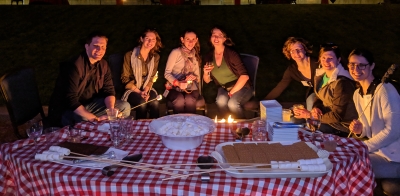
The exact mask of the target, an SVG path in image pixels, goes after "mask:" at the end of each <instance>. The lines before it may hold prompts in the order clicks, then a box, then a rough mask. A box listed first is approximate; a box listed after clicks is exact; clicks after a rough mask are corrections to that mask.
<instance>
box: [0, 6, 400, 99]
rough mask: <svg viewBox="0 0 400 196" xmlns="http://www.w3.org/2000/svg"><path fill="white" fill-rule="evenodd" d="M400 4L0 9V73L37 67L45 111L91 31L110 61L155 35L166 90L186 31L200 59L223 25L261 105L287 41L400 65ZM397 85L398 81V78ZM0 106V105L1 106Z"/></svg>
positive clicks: (299, 95) (297, 91) (287, 95)
mask: <svg viewBox="0 0 400 196" xmlns="http://www.w3.org/2000/svg"><path fill="white" fill-rule="evenodd" d="M399 13H400V5H393V4H391V5H390V4H387V5H386V4H385V5H271V4H270V5H250V6H0V52H1V53H0V74H1V75H3V74H4V73H6V72H8V71H10V70H11V69H14V68H17V67H23V66H32V67H35V71H36V78H37V83H38V86H39V90H40V94H41V99H42V102H43V104H44V105H47V104H48V101H49V98H50V95H51V93H52V91H53V88H54V83H55V79H56V77H57V75H58V64H59V62H61V61H63V60H65V59H67V58H69V57H71V56H74V55H77V54H78V53H79V52H80V51H82V50H83V49H84V39H85V37H86V36H87V35H88V34H89V33H90V32H92V31H94V30H102V31H104V32H105V33H106V34H108V35H109V43H108V48H107V53H106V56H105V58H106V59H107V57H108V55H110V54H113V53H125V52H126V51H128V50H130V49H132V48H133V47H134V46H136V45H137V39H138V37H139V35H140V33H141V32H142V31H143V30H144V29H145V28H146V27H152V28H156V29H157V31H158V32H159V34H160V35H161V38H162V42H163V45H164V48H162V51H161V53H160V55H161V60H160V64H159V76H160V77H159V80H158V81H157V82H156V83H155V85H154V87H155V88H156V90H157V91H158V92H159V93H162V92H163V91H164V83H165V79H164V78H163V74H164V69H165V63H166V61H167V58H168V55H169V53H170V51H171V50H172V49H173V48H175V47H177V46H179V36H180V34H181V32H182V31H183V30H184V29H186V28H192V29H194V30H195V31H196V32H197V33H198V36H199V40H200V43H201V53H202V54H205V53H206V52H208V51H209V45H208V40H209V37H210V29H211V27H212V26H214V25H216V24H218V25H223V26H224V27H225V28H226V29H227V31H228V34H229V35H230V36H231V38H232V39H233V41H234V42H235V43H236V46H235V48H236V50H237V51H239V52H240V53H248V54H252V55H257V56H259V57H260V64H259V71H258V75H257V85H256V96H257V97H258V98H259V99H261V98H263V97H265V95H267V94H268V92H269V91H270V90H271V89H272V88H273V87H274V86H275V85H276V84H277V82H279V80H280V79H281V77H282V75H283V72H284V70H285V69H286V67H287V65H288V63H289V61H288V60H287V59H285V57H284V55H283V54H282V46H283V43H284V42H285V40H286V39H287V38H288V37H290V36H299V37H303V38H305V39H307V40H309V41H310V42H311V43H312V44H313V45H314V53H313V55H315V56H317V54H318V49H319V45H320V44H321V43H325V42H334V43H337V44H338V45H339V46H340V47H341V48H342V53H343V55H342V59H343V60H344V61H343V64H344V65H345V64H346V59H347V55H348V54H349V53H350V51H351V50H352V49H354V48H356V47H364V48H367V49H369V50H371V51H372V52H373V53H374V55H375V59H376V72H377V73H378V74H379V75H383V73H384V72H385V71H386V69H387V68H388V67H389V66H390V65H391V64H392V63H399V62H400V55H399V49H400V47H399V34H400V24H399V22H400V20H399V19H400V14H399ZM395 78H397V79H400V77H399V74H398V73H396V76H395ZM214 88H215V87H214V86H213V85H206V86H205V89H204V94H205V97H206V100H207V102H209V103H210V102H213V101H214V97H215V90H214ZM304 92H305V91H304V89H303V88H302V87H301V84H300V83H297V82H293V83H292V85H291V86H290V87H289V88H288V89H287V90H286V91H285V92H284V93H283V94H282V96H280V97H279V98H278V100H279V101H303V100H302V99H303V98H304ZM0 104H4V103H3V101H1V102H0Z"/></svg>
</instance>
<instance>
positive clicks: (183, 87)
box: [179, 82, 188, 90]
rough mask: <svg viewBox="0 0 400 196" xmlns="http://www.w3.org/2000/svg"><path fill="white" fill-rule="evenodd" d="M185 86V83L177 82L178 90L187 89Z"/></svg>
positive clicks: (186, 84)
mask: <svg viewBox="0 0 400 196" xmlns="http://www.w3.org/2000/svg"><path fill="white" fill-rule="evenodd" d="M187 86H188V83H187V82H179V88H180V89H182V90H184V89H186V88H187Z"/></svg>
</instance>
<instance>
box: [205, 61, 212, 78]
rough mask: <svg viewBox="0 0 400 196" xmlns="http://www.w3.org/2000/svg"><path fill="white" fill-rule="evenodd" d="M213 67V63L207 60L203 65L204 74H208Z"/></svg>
mask: <svg viewBox="0 0 400 196" xmlns="http://www.w3.org/2000/svg"><path fill="white" fill-rule="evenodd" d="M213 69H214V65H213V64H212V63H210V62H207V63H206V64H205V65H204V68H203V72H204V74H207V75H210V72H211V71H212V70H213Z"/></svg>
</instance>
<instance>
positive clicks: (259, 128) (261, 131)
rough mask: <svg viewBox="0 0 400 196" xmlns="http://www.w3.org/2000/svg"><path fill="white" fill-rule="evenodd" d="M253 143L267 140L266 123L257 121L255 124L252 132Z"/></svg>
mask: <svg viewBox="0 0 400 196" xmlns="http://www.w3.org/2000/svg"><path fill="white" fill-rule="evenodd" d="M251 135H252V138H253V141H265V140H266V139H267V128H266V126H265V121H263V120H256V121H254V122H253V127H252V132H251Z"/></svg>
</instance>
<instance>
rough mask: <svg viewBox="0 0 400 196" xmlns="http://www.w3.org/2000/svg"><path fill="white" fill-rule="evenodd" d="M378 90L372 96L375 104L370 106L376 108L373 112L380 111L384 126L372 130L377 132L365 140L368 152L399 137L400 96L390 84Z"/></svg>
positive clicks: (384, 145)
mask: <svg viewBox="0 0 400 196" xmlns="http://www.w3.org/2000/svg"><path fill="white" fill-rule="evenodd" d="M379 91H380V92H377V94H376V95H375V97H374V99H376V102H375V100H374V104H375V105H374V106H372V107H373V109H374V110H377V111H374V112H373V113H376V112H382V117H383V121H384V128H383V129H382V130H380V131H379V132H377V130H372V131H373V133H377V134H376V135H373V136H372V138H371V139H369V140H367V141H365V144H366V145H367V146H368V149H369V151H370V152H373V151H376V150H379V149H381V148H383V147H386V146H388V145H390V144H391V143H393V142H394V141H396V140H398V138H399V137H400V130H399V129H400V104H399V102H400V96H399V94H398V93H397V90H396V89H395V88H394V86H393V85H391V84H384V86H383V87H381V88H380V90H379ZM371 129H374V127H371Z"/></svg>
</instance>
